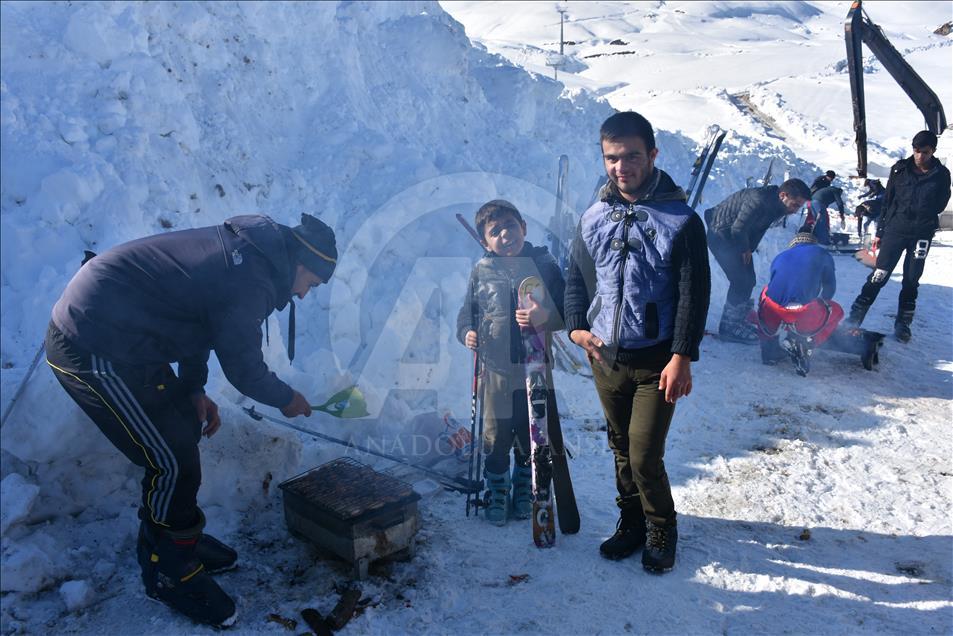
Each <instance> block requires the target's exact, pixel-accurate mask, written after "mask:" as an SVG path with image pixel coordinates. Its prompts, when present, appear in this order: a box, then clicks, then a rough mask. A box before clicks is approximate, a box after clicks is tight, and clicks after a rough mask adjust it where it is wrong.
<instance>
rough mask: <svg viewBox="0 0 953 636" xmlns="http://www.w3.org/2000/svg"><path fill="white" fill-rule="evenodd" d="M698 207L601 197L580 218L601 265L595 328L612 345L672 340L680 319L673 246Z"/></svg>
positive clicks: (592, 318) (592, 309) (592, 317)
mask: <svg viewBox="0 0 953 636" xmlns="http://www.w3.org/2000/svg"><path fill="white" fill-rule="evenodd" d="M692 214H694V211H693V210H692V209H691V208H690V207H688V206H687V205H686V204H685V203H684V202H683V201H680V200H668V201H658V200H649V201H644V202H637V203H626V202H625V201H622V200H620V199H617V198H611V199H609V200H608V201H598V202H596V203H595V204H593V205H592V207H590V208H589V209H588V210H586V211H585V212H584V213H583V215H582V220H581V221H580V230H581V233H580V236H581V237H582V240H583V242H584V243H585V245H586V248H587V249H588V251H589V254H590V255H591V256H592V260H593V262H594V264H595V269H596V289H595V293H594V294H593V298H592V302H591V304H590V305H589V311H588V319H589V325H590V330H591V331H592V333H594V334H595V335H596V336H598V337H599V338H600V339H601V340H602V341H603V342H604V343H605V344H606V345H607V346H609V347H613V348H615V347H621V348H624V349H642V348H645V347H650V346H652V345H654V344H657V343H659V342H663V341H665V340H670V339H671V338H672V334H673V327H674V320H675V292H676V289H675V280H674V279H675V272H674V271H673V266H672V248H673V245H674V244H675V240H676V237H677V236H678V234H679V232H681V230H682V228H683V227H684V225H685V223H686V222H688V220H689V218H690V217H691V215H692Z"/></svg>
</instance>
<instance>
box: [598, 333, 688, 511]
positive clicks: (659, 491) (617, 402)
mask: <svg viewBox="0 0 953 636" xmlns="http://www.w3.org/2000/svg"><path fill="white" fill-rule="evenodd" d="M671 358H672V354H671V343H669V342H665V343H662V344H660V345H657V346H654V347H649V348H646V349H638V350H627V351H620V352H619V354H618V356H617V358H616V361H615V362H613V363H612V364H611V365H609V366H604V365H599V364H593V365H592V375H593V378H594V379H595V383H596V390H597V391H598V393H599V400H600V401H601V402H602V409H603V411H604V412H605V415H606V422H607V424H608V426H607V431H608V435H609V448H610V449H612V452H613V454H614V455H615V480H616V488H617V489H618V491H619V496H618V497H617V498H616V503H618V505H619V508H622V509H628V508H632V507H637V506H641V508H642V510H643V511H644V514H645V517H646V519H648V520H649V521H652V522H653V523H656V524H660V525H671V524H673V523H675V502H674V501H673V500H672V489H671V486H670V485H669V483H668V475H667V474H666V472H665V462H664V456H665V437H666V436H667V435H668V427H669V424H670V423H671V421H672V414H673V413H674V412H675V405H674V404H669V403H668V402H666V401H665V394H664V392H663V391H659V388H658V383H659V377H660V376H661V373H662V369H664V368H665V365H666V364H668V362H669V360H671Z"/></svg>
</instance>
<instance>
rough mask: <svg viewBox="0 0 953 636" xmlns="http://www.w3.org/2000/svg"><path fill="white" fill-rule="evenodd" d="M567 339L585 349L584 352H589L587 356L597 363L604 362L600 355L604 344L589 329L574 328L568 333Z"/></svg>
mask: <svg viewBox="0 0 953 636" xmlns="http://www.w3.org/2000/svg"><path fill="white" fill-rule="evenodd" d="M569 339H570V340H572V341H573V342H575V343H576V344H577V345H579V346H580V347H582V348H583V349H585V350H586V353H587V354H589V357H590V358H592V359H593V360H595V361H596V362H598V363H599V364H605V363H606V361H605V359H604V358H603V357H602V352H603V350H604V348H605V346H606V345H605V343H604V342H602V340H600V339H599V338H598V337H597V336H595V335H594V334H593V333H592V332H591V331H586V330H585V329H575V330H573V332H572V333H571V334H569Z"/></svg>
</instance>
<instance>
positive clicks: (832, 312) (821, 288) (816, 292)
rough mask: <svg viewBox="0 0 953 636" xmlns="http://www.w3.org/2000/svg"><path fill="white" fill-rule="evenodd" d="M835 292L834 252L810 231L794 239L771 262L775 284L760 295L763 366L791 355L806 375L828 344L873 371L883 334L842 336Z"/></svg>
mask: <svg viewBox="0 0 953 636" xmlns="http://www.w3.org/2000/svg"><path fill="white" fill-rule="evenodd" d="M836 289H837V279H836V278H835V275H834V258H833V257H832V256H831V254H830V252H829V251H828V250H827V249H825V248H823V247H821V246H820V245H818V241H817V237H816V236H814V235H813V234H811V233H810V232H800V233H798V234H795V235H794V238H793V239H792V240H791V243H790V244H789V246H788V249H786V250H784V251H783V252H781V253H780V254H778V255H777V256H776V257H775V258H774V261H772V263H771V280H770V282H768V284H767V285H765V287H764V289H763V290H761V302H760V303H759V305H758V310H757V318H756V322H757V325H758V335H759V337H760V339H761V361H762V362H763V363H764V364H769V365H773V364H776V363H777V362H778V361H779V360H781V359H783V358H784V357H785V356H786V355H787V354H790V355H791V357H792V359H793V360H794V363H795V366H796V368H797V370H798V373H799V374H801V375H807V372H808V371H809V370H810V356H811V355H812V354H813V351H814V350H815V349H817V348H818V347H820V346H821V345H823V344H825V343H827V342H828V341H829V345H828V346H829V348H831V349H833V350H835V351H843V352H846V353H857V354H859V355H860V356H861V361H862V362H863V364H864V367H865V368H867V369H872V368H873V366H874V365H875V364H876V363H877V362H878V349H879V347H880V342H881V341H882V340H883V335H882V334H873V335H867V334H866V333H864V332H861V331H860V330H855V332H848V331H845V330H841V331H837V327H838V325H839V324H840V321H841V320H843V318H844V310H843V308H842V307H841V306H840V305H839V304H837V303H836V302H835V301H833V300H832V298H833V297H834V292H835V291H836ZM782 331H783V332H785V333H782ZM782 336H784V342H783V343H781V342H779V339H780V338H781V337H782ZM878 336H879V337H878ZM785 352H787V353H785Z"/></svg>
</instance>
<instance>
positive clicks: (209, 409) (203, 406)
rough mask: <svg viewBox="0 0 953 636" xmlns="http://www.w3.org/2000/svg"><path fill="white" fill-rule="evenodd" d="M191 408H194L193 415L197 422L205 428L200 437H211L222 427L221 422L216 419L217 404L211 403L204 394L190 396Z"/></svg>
mask: <svg viewBox="0 0 953 636" xmlns="http://www.w3.org/2000/svg"><path fill="white" fill-rule="evenodd" d="M190 399H191V400H192V406H194V407H195V414H196V415H197V416H198V418H199V422H203V423H204V424H205V426H204V427H203V428H202V435H204V436H205V437H211V436H212V435H215V432H216V431H217V430H218V429H219V428H220V427H221V426H222V420H221V419H220V418H219V417H218V404H216V403H215V402H213V401H212V399H211V398H209V396H207V395H205V394H204V393H193V394H192V395H191V396H190Z"/></svg>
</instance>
